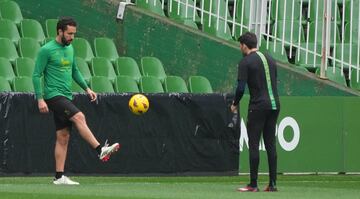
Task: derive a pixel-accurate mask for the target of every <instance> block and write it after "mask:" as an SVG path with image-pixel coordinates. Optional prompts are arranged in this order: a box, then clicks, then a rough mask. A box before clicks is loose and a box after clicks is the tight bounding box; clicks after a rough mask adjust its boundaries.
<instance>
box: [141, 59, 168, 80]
mask: <svg viewBox="0 0 360 199" xmlns="http://www.w3.org/2000/svg"><path fill="white" fill-rule="evenodd" d="M140 71H141V73H142V75H143V76H153V77H156V78H158V79H159V80H160V81H161V82H164V79H165V77H166V73H165V70H164V66H163V64H162V63H161V61H160V60H159V59H158V58H156V57H143V58H141V68H140Z"/></svg>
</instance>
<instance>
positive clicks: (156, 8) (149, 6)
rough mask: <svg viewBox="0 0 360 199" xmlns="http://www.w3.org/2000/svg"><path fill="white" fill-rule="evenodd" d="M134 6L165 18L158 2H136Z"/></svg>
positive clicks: (150, 0) (137, 0)
mask: <svg viewBox="0 0 360 199" xmlns="http://www.w3.org/2000/svg"><path fill="white" fill-rule="evenodd" d="M136 5H137V6H139V7H141V8H143V9H145V10H149V11H151V12H153V13H156V14H158V15H161V16H165V14H164V11H163V9H162V4H161V2H160V1H159V0H149V1H144V0H136Z"/></svg>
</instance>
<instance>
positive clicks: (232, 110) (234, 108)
mask: <svg viewBox="0 0 360 199" xmlns="http://www.w3.org/2000/svg"><path fill="white" fill-rule="evenodd" d="M230 110H231V112H233V113H237V112H238V106H235V105H234V104H231V107H230Z"/></svg>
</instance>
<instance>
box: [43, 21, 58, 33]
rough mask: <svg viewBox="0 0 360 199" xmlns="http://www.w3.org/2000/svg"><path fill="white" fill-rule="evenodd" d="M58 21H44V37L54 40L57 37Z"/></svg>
mask: <svg viewBox="0 0 360 199" xmlns="http://www.w3.org/2000/svg"><path fill="white" fill-rule="evenodd" d="M58 21H59V20H58V19H46V21H45V29H46V36H47V37H53V38H55V37H56V36H57V30H56V26H57V22H58Z"/></svg>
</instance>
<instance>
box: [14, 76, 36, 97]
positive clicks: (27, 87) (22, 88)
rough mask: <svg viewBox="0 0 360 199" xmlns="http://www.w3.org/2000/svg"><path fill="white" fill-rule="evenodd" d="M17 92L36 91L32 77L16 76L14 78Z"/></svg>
mask: <svg viewBox="0 0 360 199" xmlns="http://www.w3.org/2000/svg"><path fill="white" fill-rule="evenodd" d="M14 91H15V92H30V93H33V92H34V86H33V82H32V78H31V77H15V79H14Z"/></svg>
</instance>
